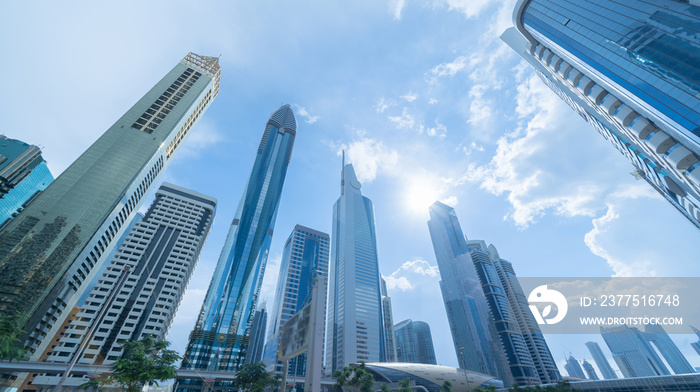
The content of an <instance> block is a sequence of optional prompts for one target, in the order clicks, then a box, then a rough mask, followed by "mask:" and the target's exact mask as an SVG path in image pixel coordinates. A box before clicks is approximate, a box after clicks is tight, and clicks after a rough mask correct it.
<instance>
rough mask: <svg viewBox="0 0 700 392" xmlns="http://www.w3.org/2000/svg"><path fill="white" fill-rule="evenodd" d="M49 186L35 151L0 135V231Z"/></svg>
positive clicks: (47, 173) (48, 176) (46, 170)
mask: <svg viewBox="0 0 700 392" xmlns="http://www.w3.org/2000/svg"><path fill="white" fill-rule="evenodd" d="M51 182H53V176H52V175H51V172H50V171H49V168H48V167H47V166H46V162H45V161H44V159H43V158H42V157H41V150H39V147H37V146H33V145H30V144H27V143H25V142H23V141H21V140H15V139H10V138H8V137H6V136H5V135H0V230H1V229H2V227H3V226H5V225H6V224H8V223H9V221H10V219H12V218H13V217H14V216H16V215H17V214H19V213H20V212H21V211H22V210H23V209H24V208H25V207H26V206H27V205H28V204H29V203H30V202H31V200H32V199H34V198H35V197H36V196H37V195H38V194H39V193H40V192H41V191H43V190H44V189H46V187H47V186H49V184H51Z"/></svg>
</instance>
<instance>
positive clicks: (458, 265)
mask: <svg viewBox="0 0 700 392" xmlns="http://www.w3.org/2000/svg"><path fill="white" fill-rule="evenodd" d="M428 228H429V229H430V238H431V240H432V242H433V250H434V251H435V258H436V259H437V264H438V268H439V270H440V277H441V278H442V280H441V281H440V289H441V291H442V298H443V301H444V302H445V310H446V312H447V320H448V321H449V324H450V330H451V332H452V340H453V342H454V347H455V352H456V354H457V359H458V361H459V367H460V368H462V369H467V370H471V371H475V372H479V373H485V374H490V375H492V376H496V377H498V378H500V379H501V380H503V381H504V382H505V383H506V385H509V384H510V383H511V382H512V378H511V374H510V371H509V370H508V367H507V366H508V365H507V362H506V358H505V353H504V352H503V349H502V348H501V347H502V345H501V342H500V339H499V336H498V334H497V332H496V328H495V323H494V321H493V320H492V318H491V315H490V313H489V306H488V303H487V302H486V296H485V295H484V291H483V290H482V288H481V283H480V281H479V276H478V275H477V272H476V268H475V266H474V262H473V261H472V257H471V250H470V249H469V247H468V246H467V240H466V237H465V236H464V234H463V233H462V227H461V226H460V224H459V220H458V219H457V215H456V214H455V211H454V209H453V208H452V207H449V206H447V205H445V204H443V203H441V202H435V203H434V204H433V205H432V206H430V221H428Z"/></svg>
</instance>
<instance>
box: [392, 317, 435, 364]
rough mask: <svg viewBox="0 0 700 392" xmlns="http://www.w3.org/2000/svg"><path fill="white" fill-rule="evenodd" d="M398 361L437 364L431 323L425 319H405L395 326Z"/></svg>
mask: <svg viewBox="0 0 700 392" xmlns="http://www.w3.org/2000/svg"><path fill="white" fill-rule="evenodd" d="M394 335H395V337H396V340H395V342H396V361H395V362H410V363H425V364H428V365H437V360H436V359H435V347H434V346H433V335H432V334H431V333H430V325H428V323H425V322H423V321H413V320H411V319H408V320H404V321H402V322H400V323H398V324H396V325H395V326H394Z"/></svg>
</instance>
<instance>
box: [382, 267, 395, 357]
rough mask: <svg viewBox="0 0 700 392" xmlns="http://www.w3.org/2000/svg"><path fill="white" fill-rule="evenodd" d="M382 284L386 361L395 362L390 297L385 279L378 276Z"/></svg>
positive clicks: (392, 315)
mask: <svg viewBox="0 0 700 392" xmlns="http://www.w3.org/2000/svg"><path fill="white" fill-rule="evenodd" d="M379 279H381V284H382V311H383V312H384V313H383V315H384V333H385V334H386V361H387V362H396V361H397V359H396V342H394V314H393V312H392V310H391V297H389V292H388V291H387V290H386V281H385V280H384V278H382V277H380V278H379Z"/></svg>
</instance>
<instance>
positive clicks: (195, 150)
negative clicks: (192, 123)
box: [175, 119, 224, 159]
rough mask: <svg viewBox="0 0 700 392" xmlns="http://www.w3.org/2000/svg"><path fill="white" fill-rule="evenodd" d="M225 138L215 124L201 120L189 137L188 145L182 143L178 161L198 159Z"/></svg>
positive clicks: (177, 155)
mask: <svg viewBox="0 0 700 392" xmlns="http://www.w3.org/2000/svg"><path fill="white" fill-rule="evenodd" d="M223 140H224V136H223V134H222V133H221V132H219V131H218V130H217V129H216V127H214V125H213V124H211V123H209V122H207V121H206V119H203V120H201V121H200V122H199V123H198V124H197V126H196V127H194V128H193V129H192V130H191V131H190V134H189V135H187V141H186V143H182V144H181V147H180V151H179V153H178V154H176V155H175V156H176V157H177V158H176V159H182V158H191V157H197V156H199V155H200V153H201V152H202V151H204V150H206V149H207V148H209V147H210V146H213V145H215V144H218V143H220V142H221V141H223Z"/></svg>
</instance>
